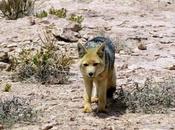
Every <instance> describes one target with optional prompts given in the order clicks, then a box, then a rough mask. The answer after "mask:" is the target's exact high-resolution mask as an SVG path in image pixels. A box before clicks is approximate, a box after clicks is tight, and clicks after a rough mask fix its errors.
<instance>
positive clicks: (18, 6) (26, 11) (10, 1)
mask: <svg viewBox="0 0 175 130" xmlns="http://www.w3.org/2000/svg"><path fill="white" fill-rule="evenodd" d="M33 9H34V1H33V0H2V1H1V2H0V10H1V11H2V13H3V15H4V16H5V17H7V18H8V19H12V20H14V19H17V18H20V17H23V16H28V15H30V14H31V13H32V12H33Z"/></svg>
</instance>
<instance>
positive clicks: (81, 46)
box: [77, 43, 87, 58]
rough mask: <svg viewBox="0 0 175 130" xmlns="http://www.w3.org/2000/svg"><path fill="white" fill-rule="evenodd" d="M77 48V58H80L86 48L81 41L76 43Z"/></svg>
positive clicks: (85, 51)
mask: <svg viewBox="0 0 175 130" xmlns="http://www.w3.org/2000/svg"><path fill="white" fill-rule="evenodd" d="M77 48H78V54H79V58H82V57H83V56H84V55H85V54H86V53H87V50H86V48H85V47H84V46H83V45H82V44H81V43H78V45H77Z"/></svg>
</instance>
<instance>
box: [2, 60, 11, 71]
mask: <svg viewBox="0 0 175 130" xmlns="http://www.w3.org/2000/svg"><path fill="white" fill-rule="evenodd" d="M9 66H10V65H9V64H7V63H4V62H0V70H1V71H2V70H7V69H8V68H9Z"/></svg>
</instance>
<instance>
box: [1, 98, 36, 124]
mask: <svg viewBox="0 0 175 130" xmlns="http://www.w3.org/2000/svg"><path fill="white" fill-rule="evenodd" d="M36 117H37V112H36V111H35V110H33V108H32V106H30V104H29V101H28V100H27V99H25V98H20V97H12V98H7V99H0V122H1V123H2V124H3V125H4V126H5V127H11V126H12V125H14V124H15V123H18V122H21V123H22V122H23V123H25V122H33V121H35V120H36Z"/></svg>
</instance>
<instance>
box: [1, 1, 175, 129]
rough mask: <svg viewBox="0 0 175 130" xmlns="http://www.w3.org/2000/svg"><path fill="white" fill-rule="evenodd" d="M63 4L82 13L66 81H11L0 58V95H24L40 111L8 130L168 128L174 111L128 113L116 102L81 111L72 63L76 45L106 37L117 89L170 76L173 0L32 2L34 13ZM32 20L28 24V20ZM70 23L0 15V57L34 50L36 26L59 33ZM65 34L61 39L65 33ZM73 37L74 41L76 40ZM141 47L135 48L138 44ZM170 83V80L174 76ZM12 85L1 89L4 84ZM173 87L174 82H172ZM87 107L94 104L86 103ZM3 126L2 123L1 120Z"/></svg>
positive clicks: (174, 45) (173, 72)
mask: <svg viewBox="0 0 175 130" xmlns="http://www.w3.org/2000/svg"><path fill="white" fill-rule="evenodd" d="M51 7H54V8H58V9H60V8H65V9H67V10H68V12H69V13H76V14H80V15H82V16H83V17H84V20H83V22H82V29H81V30H80V31H79V32H76V33H71V36H70V35H69V37H68V38H70V39H73V40H72V41H71V40H70V41H58V43H59V44H60V45H61V46H68V47H69V48H70V51H71V56H72V57H73V60H74V63H73V64H72V65H71V67H70V72H71V73H72V75H71V76H70V78H69V82H68V83H66V84H54V85H51V84H47V85H43V84H41V83H32V82H19V81H13V80H12V79H11V78H10V76H11V73H12V72H8V71H6V70H5V68H6V67H7V66H8V63H5V61H2V60H1V61H0V69H1V71H0V89H1V91H0V97H1V98H7V97H12V96H19V97H25V98H28V99H30V100H31V105H32V106H33V108H34V109H36V110H39V111H41V113H40V114H39V117H38V120H37V121H36V122H34V123H27V124H23V123H17V124H15V125H13V126H12V127H11V128H10V129H11V130H49V129H50V130H174V129H175V111H174V110H172V111H171V112H170V113H168V114H144V113H128V112H126V111H125V110H121V109H118V106H116V107H113V108H108V112H107V113H96V112H95V111H94V112H92V113H83V112H82V108H83V90H84V84H83V80H82V76H81V73H80V71H79V66H78V53H77V48H76V47H77V43H78V42H80V41H86V40H88V39H91V38H93V37H95V36H106V37H109V38H111V39H112V40H113V41H114V44H115V45H116V48H117V52H116V59H115V68H116V70H115V71H116V74H117V79H116V80H117V86H116V87H117V88H119V87H120V86H123V87H124V88H127V87H132V85H131V84H132V83H133V82H137V83H138V84H143V83H144V82H145V80H146V78H151V79H154V80H155V81H156V82H164V81H166V80H169V79H173V78H175V1H174V0H148V1H147V0H143V1H142V0H125V1H123V0H37V1H36V3H35V12H37V11H41V10H48V9H49V8H51ZM31 22H34V24H31ZM69 24H70V22H69V21H68V20H66V19H64V18H57V17H55V16H50V15H49V16H47V17H44V18H36V17H34V16H26V17H23V18H19V19H17V20H8V19H6V18H4V17H1V18H0V59H2V57H3V56H4V53H6V52H7V53H8V54H9V55H14V54H16V53H18V52H19V51H20V50H21V48H22V47H23V46H28V47H31V46H32V47H33V48H36V47H37V44H38V42H40V41H39V34H40V33H41V29H42V28H44V27H46V26H53V28H54V29H53V31H54V33H55V34H59V33H60V32H61V31H62V30H63V29H64V28H66V27H67V26H68V25H69ZM66 38H67V37H66ZM77 39H78V40H77ZM141 44H142V45H143V46H144V48H143V47H141V48H139V47H138V46H140V45H141ZM174 81H175V80H174ZM6 83H9V84H11V85H12V90H11V91H10V92H3V88H4V85H5V84H6ZM174 85H175V84H174ZM92 106H93V109H94V110H95V108H96V107H97V106H96V104H95V103H93V104H92ZM2 125H3V124H2Z"/></svg>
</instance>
